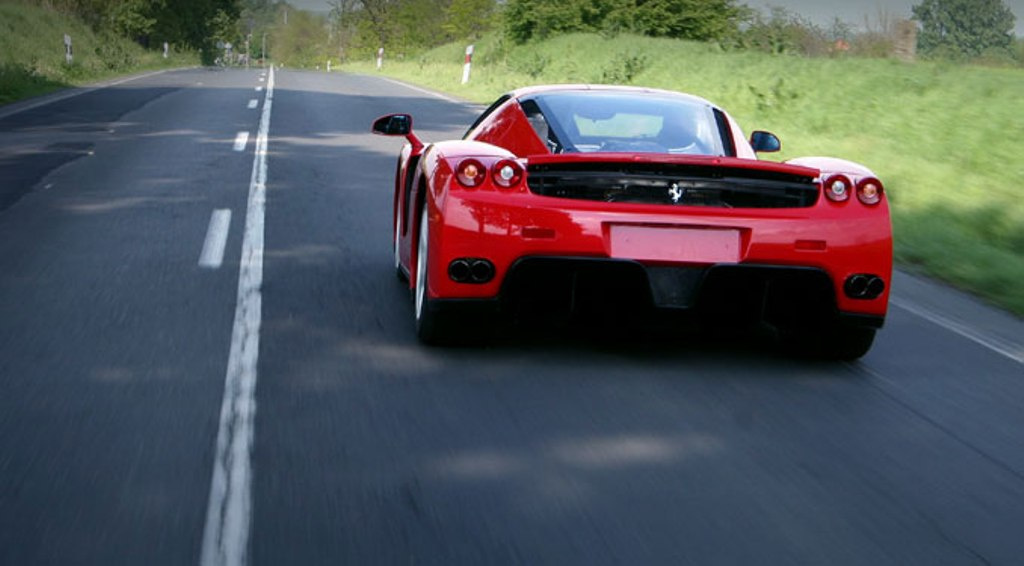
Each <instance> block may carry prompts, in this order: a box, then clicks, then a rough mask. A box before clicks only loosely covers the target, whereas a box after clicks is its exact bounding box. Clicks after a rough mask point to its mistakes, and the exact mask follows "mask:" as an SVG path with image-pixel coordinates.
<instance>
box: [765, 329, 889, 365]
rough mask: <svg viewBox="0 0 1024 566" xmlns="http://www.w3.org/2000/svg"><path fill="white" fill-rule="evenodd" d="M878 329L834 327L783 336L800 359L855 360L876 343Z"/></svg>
mask: <svg viewBox="0 0 1024 566" xmlns="http://www.w3.org/2000/svg"><path fill="white" fill-rule="evenodd" d="M875 332H876V331H875V329H874V328H865V327H862V326H845V325H841V324H838V323H837V324H834V325H832V326H827V327H824V328H812V329H808V328H801V329H799V330H792V329H791V330H788V331H784V332H783V333H782V340H783V343H784V344H785V345H786V347H787V349H788V350H789V351H790V352H792V353H793V354H796V355H798V356H800V357H807V358H817V359H827V360H839V361H853V360H856V359H857V358H860V357H861V356H863V355H864V354H867V353H868V351H869V350H871V345H872V343H874V340H875Z"/></svg>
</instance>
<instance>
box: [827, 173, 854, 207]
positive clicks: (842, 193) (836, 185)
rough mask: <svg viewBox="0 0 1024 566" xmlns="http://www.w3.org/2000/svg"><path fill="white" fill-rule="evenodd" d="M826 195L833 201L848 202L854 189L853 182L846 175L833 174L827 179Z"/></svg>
mask: <svg viewBox="0 0 1024 566" xmlns="http://www.w3.org/2000/svg"><path fill="white" fill-rule="evenodd" d="M824 186H825V196H827V197H828V200H830V201H833V202H846V201H847V200H849V198H850V191H851V190H853V183H851V182H850V179H849V177H847V176H846V175H832V176H831V177H829V178H828V179H825V183H824Z"/></svg>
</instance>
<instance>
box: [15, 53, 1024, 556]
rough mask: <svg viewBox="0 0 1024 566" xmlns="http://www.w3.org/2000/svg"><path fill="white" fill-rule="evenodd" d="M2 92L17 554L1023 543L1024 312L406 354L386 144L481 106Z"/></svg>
mask: <svg viewBox="0 0 1024 566" xmlns="http://www.w3.org/2000/svg"><path fill="white" fill-rule="evenodd" d="M71 94H74V96H65V97H56V98H51V99H45V100H40V101H31V102H28V103H23V104H20V105H18V106H14V107H6V108H0V564H3V565H7V564H10V565H28V564H102V565H106V564H148V565H157V564H173V565H179V564H253V565H277V564H335V565H336V564H353V565H366V564H403V565H405V564H439V565H454V564H467V565H477V564H555V565H568V564H582V565H599V564H673V565H677V564H700V565H705V564H833V565H838V564H873V565H883V564H894V565H906V564H925V565H938V564H1019V563H1020V560H1021V556H1024V536H1022V534H1024V323H1022V322H1021V321H1020V320H1019V319H1016V318H1013V317H1011V316H1008V315H1006V314H1003V313H1001V312H999V311H997V310H994V309H991V308H989V307H986V306H985V305H982V304H980V303H979V302H977V301H975V300H973V299H970V298H968V297H965V296H963V295H961V294H959V293H956V292H954V291H952V290H950V289H947V288H944V287H942V286H939V285H936V284H934V283H931V282H929V281H926V280H924V279H920V278H916V277H913V276H910V275H906V274H902V273H901V274H898V276H897V278H896V280H895V282H894V286H893V288H894V295H893V304H892V308H891V311H890V316H889V318H888V321H887V324H886V326H885V328H884V329H883V330H882V331H881V332H880V334H879V337H878V339H877V341H876V345H875V347H874V349H873V350H872V351H871V352H870V353H869V354H868V355H867V356H865V357H864V358H863V359H862V360H860V361H859V362H856V363H823V362H811V361H802V360H794V359H790V358H787V357H784V356H781V355H778V354H776V353H775V352H774V350H773V347H772V345H771V344H770V343H765V342H763V341H759V340H757V339H750V340H745V341H743V342H741V343H739V344H735V343H733V342H729V341H715V340H708V339H704V338H702V337H700V336H692V335H683V336H680V337H679V338H678V339H677V340H668V339H666V340H656V341H654V342H653V343H652V342H648V341H644V340H636V339H628V338H624V339H622V340H600V341H597V342H595V341H591V340H587V339H582V338H578V337H574V336H554V337H552V336H543V337H534V336H531V335H530V334H529V333H519V334H515V333H513V334H511V335H509V336H505V337H503V338H500V339H499V340H497V341H496V342H495V343H493V344H491V345H489V346H487V347H483V348H467V349H432V348H426V347H423V346H421V345H420V344H418V343H417V341H416V339H415V336H414V332H413V320H412V306H411V302H410V300H409V295H408V291H407V290H406V289H404V288H403V287H402V286H401V285H400V284H399V283H398V281H397V280H396V278H395V276H394V272H393V266H392V263H391V261H392V256H391V241H390V236H391V216H390V215H391V196H392V193H391V190H392V185H391V183H392V178H393V174H394V167H395V158H396V155H397V152H398V149H399V147H400V145H401V140H400V139H394V138H385V137H380V136H372V135H369V134H368V129H369V125H370V123H371V121H372V120H373V118H375V117H377V116H379V115H382V114H386V113H389V112H399V111H401V112H411V113H412V114H413V115H414V116H415V119H416V127H417V131H418V132H419V134H420V136H421V137H423V138H424V139H426V140H438V139H443V138H447V137H452V136H458V135H461V132H462V131H463V130H464V129H465V127H466V126H467V125H468V124H469V123H470V122H471V121H472V119H473V118H474V117H475V115H476V114H477V113H478V112H479V110H480V109H479V108H477V107H473V106H470V105H466V104H463V103H460V102H458V101H454V100H449V99H445V98H443V97H439V96H437V95H434V94H431V93H429V92H426V91H422V90H418V89H416V88H412V87H409V86H405V85H402V84H399V83H396V82H393V81H389V80H386V79H383V78H379V77H367V76H356V75H346V74H338V73H334V74H330V75H328V74H324V73H304V72H293V71H286V70H278V71H276V72H273V73H270V72H268V71H266V70H260V69H253V70H249V71H243V70H219V71H214V70H207V69H192V70H181V71H173V72H166V73H158V74H152V75H146V76H142V77H138V78H134V79H133V80H128V81H125V82H121V83H119V84H115V85H110V86H107V87H104V88H97V89H93V90H88V91H84V92H83V91H76V92H74V93H71Z"/></svg>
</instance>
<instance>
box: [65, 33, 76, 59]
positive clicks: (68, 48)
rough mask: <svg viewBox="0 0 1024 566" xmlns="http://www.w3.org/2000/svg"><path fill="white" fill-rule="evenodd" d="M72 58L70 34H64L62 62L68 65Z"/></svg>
mask: <svg viewBox="0 0 1024 566" xmlns="http://www.w3.org/2000/svg"><path fill="white" fill-rule="evenodd" d="M73 60H74V54H73V53H72V51H71V36H70V35H68V34H66V33H65V34H64V62H65V63H67V64H68V65H70V64H71V62H72V61H73Z"/></svg>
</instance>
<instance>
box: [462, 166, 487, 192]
mask: <svg viewBox="0 0 1024 566" xmlns="http://www.w3.org/2000/svg"><path fill="white" fill-rule="evenodd" d="M455 178H456V179H458V181H459V184H460V185H462V186H463V187H466V188H469V189H475V188H476V187H479V186H480V185H481V184H483V182H484V179H486V178H487V168H486V167H484V164H483V163H480V162H479V161H477V160H476V159H463V160H462V161H460V162H459V165H458V166H457V167H456V168H455Z"/></svg>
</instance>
